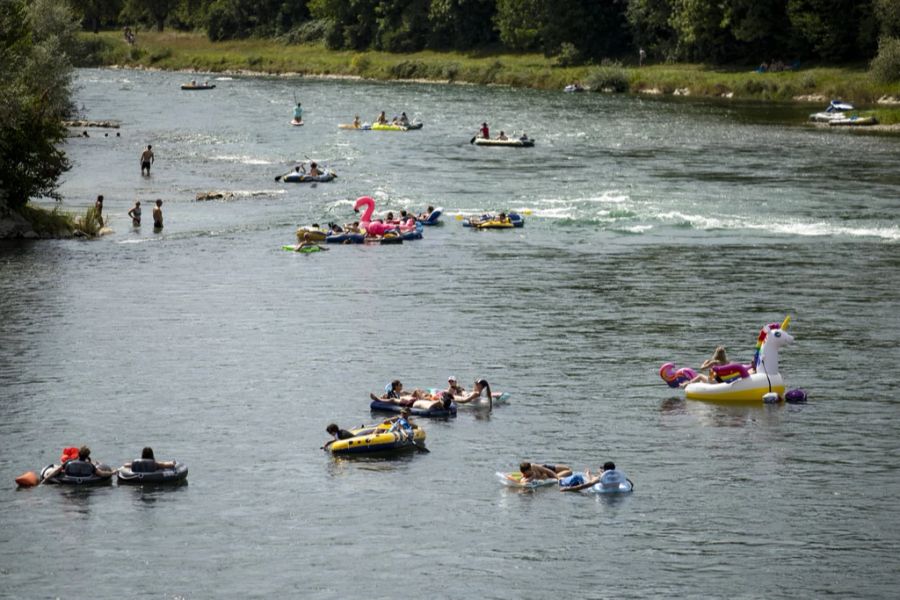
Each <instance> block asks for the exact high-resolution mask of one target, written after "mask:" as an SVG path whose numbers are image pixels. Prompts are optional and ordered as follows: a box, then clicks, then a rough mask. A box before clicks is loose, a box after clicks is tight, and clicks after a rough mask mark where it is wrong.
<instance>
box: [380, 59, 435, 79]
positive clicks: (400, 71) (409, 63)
mask: <svg viewBox="0 0 900 600" xmlns="http://www.w3.org/2000/svg"><path fill="white" fill-rule="evenodd" d="M388 72H389V73H390V74H391V77H392V78H394V79H413V78H416V77H424V76H425V75H426V72H427V69H426V68H425V65H424V64H422V63H421V62H419V61H417V60H404V61H402V62H398V63H397V64H395V65H391V67H390V69H388Z"/></svg>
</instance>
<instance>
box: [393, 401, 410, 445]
mask: <svg viewBox="0 0 900 600" xmlns="http://www.w3.org/2000/svg"><path fill="white" fill-rule="evenodd" d="M409 415H410V412H409V409H408V408H404V409H402V410H401V411H400V416H399V417H397V420H396V421H394V423H393V424H392V425H391V428H390V429H389V430H388V431H391V432H399V433H400V434H401V435H404V436H406V438H407V439H412V437H413V426H412V424H411V423H410V422H409Z"/></svg>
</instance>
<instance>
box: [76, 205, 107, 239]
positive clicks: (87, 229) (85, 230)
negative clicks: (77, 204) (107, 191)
mask: <svg viewBox="0 0 900 600" xmlns="http://www.w3.org/2000/svg"><path fill="white" fill-rule="evenodd" d="M73 221H74V230H75V232H76V233H77V234H79V235H83V236H84V237H89V238H94V237H97V236H99V235H100V230H101V229H103V227H104V226H105V225H106V223H105V222H103V221H102V220H101V219H99V218H98V216H97V209H96V208H94V207H93V206H89V207H88V208H87V210H86V211H84V214H83V215H81V216H76V217H74V220H73Z"/></svg>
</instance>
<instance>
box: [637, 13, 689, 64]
mask: <svg viewBox="0 0 900 600" xmlns="http://www.w3.org/2000/svg"><path fill="white" fill-rule="evenodd" d="M671 16H672V3H671V2H670V0H631V1H630V2H629V3H628V8H627V10H626V19H627V21H628V24H629V26H630V27H631V34H632V37H633V39H634V42H635V44H637V46H638V47H639V48H643V49H644V50H645V51H646V52H647V54H648V55H649V56H655V57H659V58H662V59H663V60H670V59H674V58H675V47H676V45H677V41H678V36H677V33H676V32H675V29H674V28H673V27H672V25H670V24H669V20H670V18H671Z"/></svg>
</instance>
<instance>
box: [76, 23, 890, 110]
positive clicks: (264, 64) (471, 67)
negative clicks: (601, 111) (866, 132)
mask: <svg viewBox="0 0 900 600" xmlns="http://www.w3.org/2000/svg"><path fill="white" fill-rule="evenodd" d="M83 36H84V39H86V40H91V42H90V44H91V45H92V46H94V47H96V48H99V50H97V51H96V52H94V53H93V54H92V57H93V58H94V59H95V62H97V63H98V64H106V65H111V64H120V65H126V66H132V67H139V66H143V67H151V66H152V67H155V68H161V69H167V70H184V69H187V70H197V71H209V72H213V73H216V72H222V71H242V70H246V71H254V72H262V73H302V74H305V75H340V76H359V77H365V78H369V79H380V80H390V79H427V80H435V81H458V82H468V83H480V84H488V83H491V84H501V85H511V86H516V87H530V88H538V89H561V88H562V87H564V86H565V85H566V84H569V83H572V82H574V81H581V82H585V83H588V82H590V81H591V79H592V77H593V78H594V79H598V78H599V79H603V77H599V76H598V74H599V73H602V72H603V69H604V67H597V66H578V67H560V66H556V60H555V59H553V58H547V57H545V56H543V55H542V54H504V53H499V52H492V51H489V50H478V51H473V52H436V51H430V50H427V51H422V52H414V53H410V54H391V53H387V52H378V51H368V52H354V51H336V50H327V49H325V48H324V47H323V46H322V45H320V44H298V45H285V44H283V43H281V42H279V41H276V40H271V39H250V40H238V41H228V42H215V43H213V42H210V41H209V40H208V39H207V38H206V37H205V36H204V35H202V34H198V33H179V32H163V33H157V32H141V33H139V34H138V42H137V45H136V47H134V48H129V47H128V46H127V44H125V42H124V41H123V40H122V39H121V33H120V32H102V33H100V34H97V35H94V34H83ZM616 68H617V69H619V70H621V72H622V74H623V75H624V77H626V78H627V83H628V85H627V88H626V89H627V90H629V91H630V92H642V91H647V90H659V91H660V92H662V93H664V94H671V93H673V92H675V91H676V90H683V89H685V88H686V89H687V90H689V93H690V95H691V96H706V97H710V96H730V97H734V98H740V99H757V100H769V101H791V100H793V99H795V98H796V97H798V96H810V95H811V96H821V97H824V98H827V99H830V98H844V99H847V100H849V101H853V102H855V103H857V104H859V105H871V104H874V103H875V101H876V100H877V99H878V98H880V97H881V96H895V97H900V82H894V83H890V84H885V83H878V82H876V81H875V80H874V79H873V78H872V77H870V75H869V73H868V71H867V67H866V65H864V64H860V65H848V66H816V65H810V66H803V67H801V68H800V69H798V70H796V71H784V72H780V73H756V72H755V71H753V70H752V69H750V68H749V67H736V68H713V67H710V66H707V65H700V64H677V65H671V64H661V65H648V66H644V67H641V68H638V67H635V66H633V65H631V66H623V67H616ZM607 69H608V68H607ZM613 87H614V88H615V89H617V90H618V91H622V87H623V86H619V85H617V86H613Z"/></svg>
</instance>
